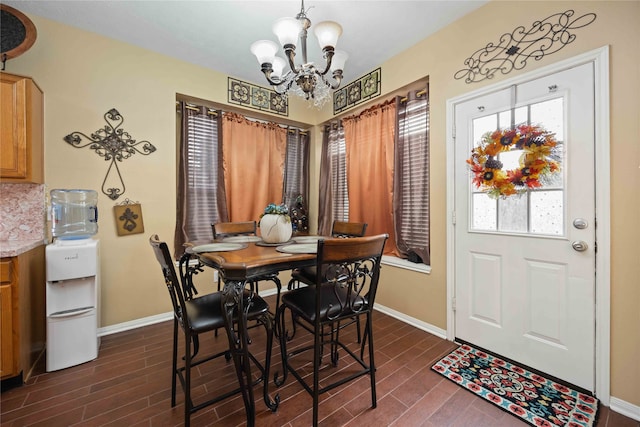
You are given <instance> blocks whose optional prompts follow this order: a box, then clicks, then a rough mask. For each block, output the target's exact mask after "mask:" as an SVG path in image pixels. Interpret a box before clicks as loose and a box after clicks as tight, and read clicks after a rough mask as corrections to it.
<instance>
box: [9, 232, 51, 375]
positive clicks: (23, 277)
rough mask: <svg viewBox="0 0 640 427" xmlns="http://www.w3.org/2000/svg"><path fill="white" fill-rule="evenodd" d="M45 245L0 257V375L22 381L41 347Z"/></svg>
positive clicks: (44, 329) (29, 372)
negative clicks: (11, 255) (14, 254)
mask: <svg viewBox="0 0 640 427" xmlns="http://www.w3.org/2000/svg"><path fill="white" fill-rule="evenodd" d="M44 257H45V246H44V245H42V246H39V247H37V248H35V249H32V250H30V251H28V252H25V253H23V254H20V255H18V256H15V257H8V258H0V321H1V322H2V323H1V325H0V333H1V335H0V341H1V342H0V355H1V357H0V378H1V379H2V380H5V379H8V378H13V377H22V380H24V381H26V380H27V379H28V378H29V376H30V374H31V370H32V368H33V366H34V365H35V363H36V362H37V360H38V358H39V357H40V356H41V354H42V353H43V351H44V347H45V342H46V323H45V283H46V282H45V258H44Z"/></svg>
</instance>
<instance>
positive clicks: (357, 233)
mask: <svg viewBox="0 0 640 427" xmlns="http://www.w3.org/2000/svg"><path fill="white" fill-rule="evenodd" d="M366 231H367V223H366V222H345V221H333V224H332V225H331V237H339V238H350V237H362V236H364V234H365V232H366ZM300 283H304V284H305V285H307V286H313V285H314V284H315V283H316V268H315V267H303V268H296V269H294V270H293V271H292V272H291V280H289V284H288V285H287V289H288V290H291V289H294V288H298V287H300Z"/></svg>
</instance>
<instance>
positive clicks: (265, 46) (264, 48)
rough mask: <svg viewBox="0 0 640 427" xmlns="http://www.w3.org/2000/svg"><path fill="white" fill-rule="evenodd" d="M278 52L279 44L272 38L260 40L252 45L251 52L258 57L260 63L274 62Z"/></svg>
mask: <svg viewBox="0 0 640 427" xmlns="http://www.w3.org/2000/svg"><path fill="white" fill-rule="evenodd" d="M276 52H278V45H277V44H276V43H275V42H272V41H271V40H258V41H257V42H255V43H253V44H252V45H251V53H253V54H254V55H255V56H256V58H257V59H258V64H260V65H262V64H265V63H268V64H273V60H274V58H275V56H276Z"/></svg>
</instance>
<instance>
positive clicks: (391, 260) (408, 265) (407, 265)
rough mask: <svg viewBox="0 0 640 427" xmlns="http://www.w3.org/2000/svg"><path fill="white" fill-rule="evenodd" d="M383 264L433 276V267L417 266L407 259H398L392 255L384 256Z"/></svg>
mask: <svg viewBox="0 0 640 427" xmlns="http://www.w3.org/2000/svg"><path fill="white" fill-rule="evenodd" d="M382 264H384V265H391V266H393V267H398V268H404V269H405V270H412V271H417V272H419V273H425V274H431V266H430V265H425V264H417V263H415V262H411V261H408V260H406V259H402V258H398V257H395V256H390V255H383V256H382Z"/></svg>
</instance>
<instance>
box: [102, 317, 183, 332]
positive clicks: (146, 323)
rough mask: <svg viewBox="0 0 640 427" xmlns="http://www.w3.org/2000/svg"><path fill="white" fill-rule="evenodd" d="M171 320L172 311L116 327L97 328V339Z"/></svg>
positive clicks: (119, 324)
mask: <svg viewBox="0 0 640 427" xmlns="http://www.w3.org/2000/svg"><path fill="white" fill-rule="evenodd" d="M171 319H173V311H169V312H167V313H161V314H156V315H155V316H149V317H143V318H141V319H136V320H131V321H129V322H123V323H118V324H116V325H111V326H105V327H104V328H98V337H103V336H105V335H111V334H117V333H118V332H124V331H129V330H131V329H136V328H141V327H143V326H149V325H154V324H156V323H161V322H166V321H167V320H171Z"/></svg>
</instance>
